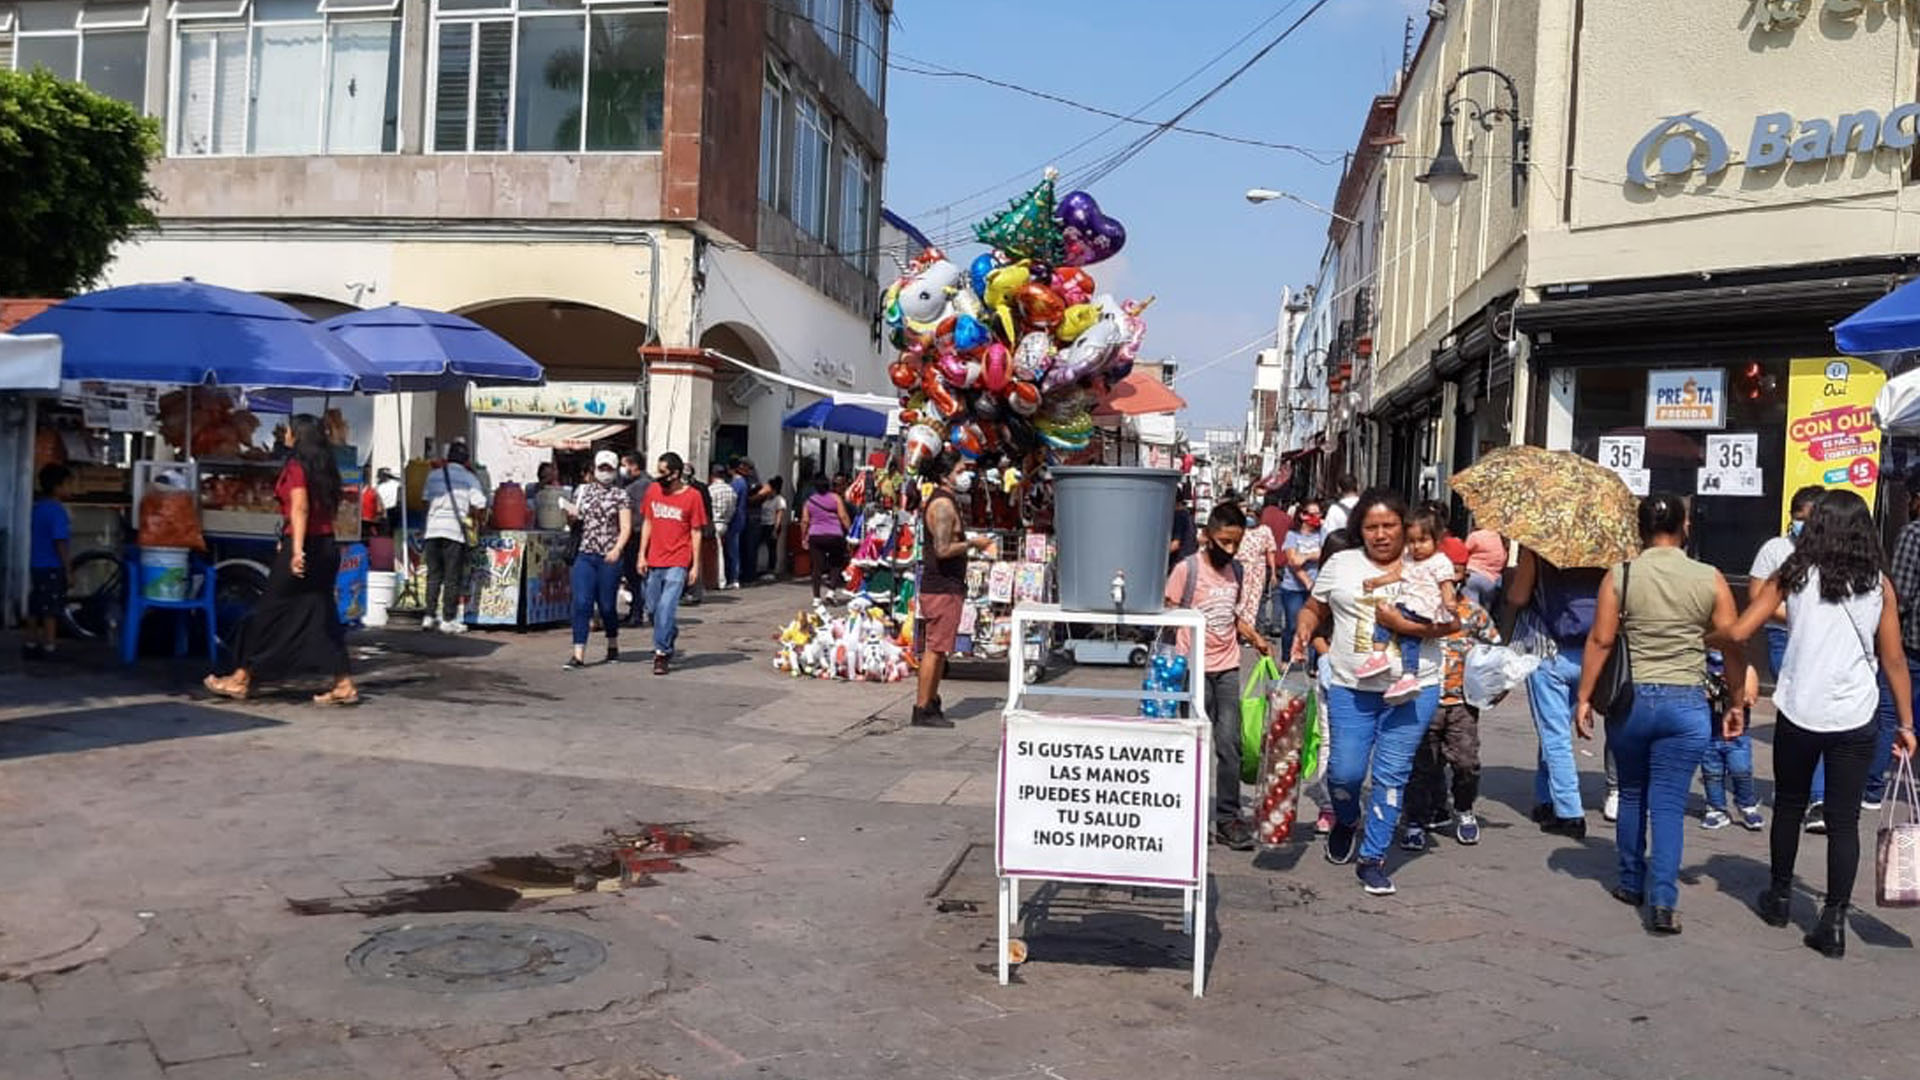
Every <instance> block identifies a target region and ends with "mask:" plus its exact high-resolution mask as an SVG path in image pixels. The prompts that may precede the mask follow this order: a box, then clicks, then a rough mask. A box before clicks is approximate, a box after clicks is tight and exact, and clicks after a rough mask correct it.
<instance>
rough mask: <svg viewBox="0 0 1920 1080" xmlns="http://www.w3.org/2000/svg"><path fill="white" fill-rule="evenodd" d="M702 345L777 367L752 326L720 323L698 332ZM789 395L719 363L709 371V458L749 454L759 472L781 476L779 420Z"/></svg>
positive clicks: (761, 365)
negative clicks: (711, 427) (710, 379)
mask: <svg viewBox="0 0 1920 1080" xmlns="http://www.w3.org/2000/svg"><path fill="white" fill-rule="evenodd" d="M700 347H701V348H702V349H712V350H713V351H715V352H718V353H724V354H726V355H727V356H730V357H733V358H734V359H735V360H741V361H744V362H746V363H748V364H752V365H753V366H754V367H756V368H759V369H761V370H763V371H778V370H779V367H780V365H779V364H778V363H777V362H776V361H775V360H774V356H773V349H772V347H771V346H769V345H768V344H767V342H766V339H765V338H763V337H761V336H760V334H759V333H758V332H757V331H755V330H754V329H753V328H752V327H749V326H743V325H741V324H739V323H719V324H717V325H714V326H710V327H708V328H707V329H706V330H704V331H703V332H702V333H701V334H700ZM792 397H793V393H792V391H791V390H789V389H788V388H787V387H784V386H781V385H779V384H777V383H774V382H771V381H769V380H767V379H762V378H758V377H756V376H755V375H753V373H751V372H748V371H744V370H742V369H741V368H739V367H738V366H736V365H734V364H729V363H726V362H725V361H721V362H719V363H718V364H716V365H715V367H714V369H713V438H712V442H711V443H710V445H711V447H712V450H711V452H710V455H709V456H710V458H711V460H712V461H716V462H731V461H734V460H736V459H738V458H748V459H750V460H752V461H753V462H754V464H755V466H756V467H758V468H759V470H760V471H761V473H762V475H766V476H778V475H782V474H783V473H784V472H785V470H786V467H787V463H788V457H787V455H786V453H785V451H786V447H787V445H788V442H789V441H788V440H787V439H786V438H784V432H782V431H781V428H780V420H781V418H782V417H783V416H785V415H786V410H787V409H788V408H789V407H790V405H791V402H792Z"/></svg>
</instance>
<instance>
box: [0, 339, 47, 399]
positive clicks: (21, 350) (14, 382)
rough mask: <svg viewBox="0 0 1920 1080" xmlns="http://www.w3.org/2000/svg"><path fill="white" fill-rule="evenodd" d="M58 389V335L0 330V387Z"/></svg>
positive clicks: (11, 388)
mask: <svg viewBox="0 0 1920 1080" xmlns="http://www.w3.org/2000/svg"><path fill="white" fill-rule="evenodd" d="M58 389H60V339H59V338H57V337H55V336H53V335H52V334H25V335H19V336H16V335H13V334H0V390H46V391H53V390H58Z"/></svg>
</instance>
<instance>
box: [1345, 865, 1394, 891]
mask: <svg viewBox="0 0 1920 1080" xmlns="http://www.w3.org/2000/svg"><path fill="white" fill-rule="evenodd" d="M1353 876H1354V877H1357V878H1359V879H1360V887H1361V888H1363V889H1365V890H1367V895H1368V896H1392V895H1393V894H1394V892H1395V890H1394V887H1393V879H1392V878H1390V877H1388V876H1387V867H1386V864H1384V863H1378V862H1374V861H1372V860H1368V861H1367V862H1363V863H1361V864H1360V865H1358V866H1356V867H1354V868H1353Z"/></svg>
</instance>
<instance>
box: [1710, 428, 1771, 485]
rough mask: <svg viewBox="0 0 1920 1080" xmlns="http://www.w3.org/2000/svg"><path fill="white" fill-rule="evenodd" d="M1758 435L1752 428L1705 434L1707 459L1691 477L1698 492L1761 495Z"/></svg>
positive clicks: (1761, 481) (1762, 480)
mask: <svg viewBox="0 0 1920 1080" xmlns="http://www.w3.org/2000/svg"><path fill="white" fill-rule="evenodd" d="M1765 487H1766V482H1765V480H1764V478H1763V477H1761V475H1760V436H1759V435H1758V434H1756V433H1754V432H1751V431H1743V432H1740V433H1738V434H1733V435H1709V436H1707V463H1706V464H1705V465H1702V466H1700V469H1699V473H1698V475H1697V476H1696V478H1695V481H1694V489H1693V490H1694V493H1695V494H1698V495H1763V494H1765V493H1766V492H1765Z"/></svg>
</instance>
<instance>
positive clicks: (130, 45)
mask: <svg viewBox="0 0 1920 1080" xmlns="http://www.w3.org/2000/svg"><path fill="white" fill-rule="evenodd" d="M80 81H81V82H83V83H86V84H87V85H88V86H90V87H92V88H93V89H95V90H97V91H99V92H100V93H102V94H105V95H107V96H108V97H110V98H115V99H118V100H120V101H124V102H126V103H127V104H129V105H131V106H133V107H134V108H136V109H139V108H142V107H144V106H145V104H146V100H147V32H146V31H145V30H116V31H113V32H111V33H108V32H106V31H99V32H96V33H90V34H87V35H85V37H84V38H83V39H82V41H81V46H80Z"/></svg>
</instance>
